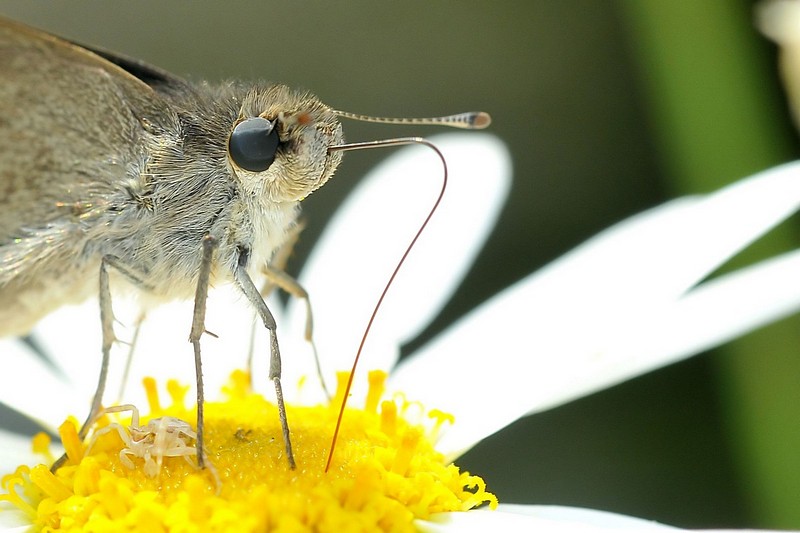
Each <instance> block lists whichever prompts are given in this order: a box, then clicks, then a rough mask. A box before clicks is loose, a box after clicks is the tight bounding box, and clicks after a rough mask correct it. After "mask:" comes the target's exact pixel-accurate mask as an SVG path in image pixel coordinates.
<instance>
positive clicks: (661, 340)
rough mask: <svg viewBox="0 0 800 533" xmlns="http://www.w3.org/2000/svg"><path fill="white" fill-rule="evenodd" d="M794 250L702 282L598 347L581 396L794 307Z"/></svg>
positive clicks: (798, 294) (798, 254)
mask: <svg viewBox="0 0 800 533" xmlns="http://www.w3.org/2000/svg"><path fill="white" fill-rule="evenodd" d="M798 272H800V251H795V252H791V253H787V254H784V255H781V256H778V257H775V258H772V259H770V260H767V261H762V262H760V263H758V264H756V265H753V266H751V267H749V268H744V269H740V270H738V271H736V272H734V273H732V274H728V275H726V276H722V277H720V278H717V279H714V280H712V281H710V282H707V283H704V284H702V285H700V286H699V287H697V288H696V289H694V290H692V291H691V292H690V293H689V294H687V295H686V296H685V297H683V298H681V299H680V300H678V301H677V302H674V303H673V304H671V305H668V306H665V308H664V309H662V310H661V311H660V312H656V313H654V314H649V315H647V316H641V317H639V320H636V321H632V322H631V323H630V325H629V327H628V328H625V330H624V331H619V332H617V334H616V335H614V336H613V339H612V338H611V335H609V338H608V344H606V345H605V346H604V345H603V344H602V343H601V344H600V346H599V351H598V354H599V355H598V358H597V362H598V363H599V365H597V366H595V368H594V372H595V375H594V378H596V379H592V381H594V383H593V384H591V383H586V393H587V394H588V393H589V392H591V391H592V390H593V389H594V390H597V389H601V388H605V387H607V386H608V385H609V383H614V382H616V381H623V380H625V379H628V378H630V377H633V376H636V375H639V374H642V373H644V372H647V371H649V370H652V369H654V368H658V367H661V366H664V365H666V364H669V363H672V362H675V361H678V360H680V359H683V358H686V357H688V356H690V355H692V354H695V353H699V352H702V351H704V350H707V349H709V348H712V347H714V346H717V345H719V344H722V343H723V342H726V341H729V340H731V339H734V338H736V337H738V336H741V335H743V334H745V333H747V332H748V331H751V330H754V329H756V328H758V327H761V326H763V325H766V324H769V323H771V322H774V321H776V320H779V319H781V318H783V317H785V316H788V315H789V314H792V313H794V312H796V311H797V310H798V308H800V284H798V283H797V273H798Z"/></svg>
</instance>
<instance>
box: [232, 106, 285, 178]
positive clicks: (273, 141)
mask: <svg viewBox="0 0 800 533" xmlns="http://www.w3.org/2000/svg"><path fill="white" fill-rule="evenodd" d="M280 142H281V141H280V139H279V138H278V131H277V130H276V129H275V124H274V123H273V122H270V121H269V120H267V119H265V118H261V117H252V118H248V119H246V120H243V121H242V122H240V123H238V124H237V125H236V127H235V128H233V132H232V133H231V138H230V139H228V151H229V152H230V154H231V159H233V162H234V163H236V164H237V165H238V166H239V167H241V168H243V169H245V170H249V171H251V172H261V171H263V170H267V169H268V168H269V166H270V165H271V164H272V162H273V161H275V152H277V150H278V145H279V144H280Z"/></svg>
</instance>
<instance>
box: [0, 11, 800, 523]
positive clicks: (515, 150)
mask: <svg viewBox="0 0 800 533" xmlns="http://www.w3.org/2000/svg"><path fill="white" fill-rule="evenodd" d="M752 6H753V4H752V2H749V1H745V0H727V1H726V0H703V1H700V2H698V1H697V0H671V1H664V0H661V1H659V0H620V1H606V2H602V1H591V0H573V1H563V0H529V1H527V2H425V1H419V0H413V1H405V2H393V3H388V2H387V3H373V2H366V1H351V2H347V3H331V2H323V1H310V2H291V3H290V2H286V3H273V2H237V1H231V2H218V1H214V0H206V1H193V2H161V1H153V0H150V1H139V2H116V1H115V2H102V3H100V2H75V1H62V2H57V3H55V2H54V3H50V2H32V1H29V0H19V1H3V2H2V3H0V12H2V13H3V14H5V15H7V16H10V17H13V18H17V19H19V20H22V21H25V22H28V23H30V24H33V25H36V26H39V27H42V28H45V29H47V30H50V31H52V32H54V33H57V34H61V35H64V36H67V37H70V38H72V39H75V40H77V41H80V42H85V43H89V44H94V45H97V46H102V47H105V48H108V49H111V50H115V51H119V52H122V53H124V54H127V55H130V56H135V57H138V58H141V59H142V60H145V61H148V62H150V63H153V64H156V65H159V66H161V67H163V68H166V69H168V70H170V71H172V72H174V73H176V74H179V75H183V76H186V77H189V78H192V79H202V78H205V79H210V80H219V79H226V78H244V79H259V78H260V79H267V80H273V81H281V82H284V83H287V84H289V85H293V86H299V87H304V88H307V89H310V90H312V91H313V92H315V93H316V94H318V95H319V96H320V97H321V98H322V100H323V101H325V102H327V103H329V104H331V105H333V106H335V107H337V108H340V109H345V110H350V111H355V112H360V113H369V114H375V115H388V116H425V115H440V114H445V113H452V112H457V111H464V110H469V109H484V110H487V111H490V112H491V113H492V115H493V118H494V124H493V126H492V131H493V132H494V133H496V134H497V135H499V136H500V137H502V138H503V139H504V140H505V141H506V142H507V143H508V145H509V147H510V149H511V152H512V154H513V158H514V179H515V181H514V188H513V192H512V196H511V199H510V201H509V204H508V208H507V210H506V211H505V212H504V214H503V216H502V218H501V220H500V223H499V224H498V226H497V229H496V231H495V233H494V235H493V237H492V239H491V242H489V244H488V245H487V247H486V249H485V251H484V252H483V254H482V255H481V257H480V259H479V260H478V262H477V263H476V264H475V266H474V268H473V269H472V271H471V272H470V274H469V276H468V277H467V279H466V280H465V282H464V284H463V286H462V288H461V289H460V291H459V292H458V293H457V294H456V295H455V297H454V299H453V301H452V302H451V304H450V305H449V306H448V307H447V308H446V310H445V313H444V314H443V315H442V317H440V319H438V320H437V321H436V322H435V323H434V324H432V326H431V327H430V328H429V329H428V331H426V332H425V334H424V335H423V336H422V337H421V338H420V339H418V340H417V341H415V342H414V343H413V344H412V345H411V346H409V347H408V350H407V351H411V350H413V348H414V346H418V345H419V344H420V343H423V342H425V340H426V339H429V338H430V337H431V336H433V335H435V334H436V332H438V331H441V330H442V329H443V328H445V327H446V326H447V325H448V324H449V323H450V322H452V321H453V320H454V319H455V318H456V317H458V316H459V315H461V314H463V313H465V312H467V311H468V310H469V309H470V308H472V307H474V306H475V305H477V304H479V303H480V302H482V301H483V300H485V299H487V298H488V297H490V296H491V295H492V294H494V293H495V292H497V291H498V290H500V289H502V288H504V287H506V286H508V285H509V284H511V283H512V282H514V281H516V280H518V279H520V278H522V277H524V276H525V275H527V274H529V273H530V272H532V271H534V270H535V269H537V268H539V267H540V266H542V265H544V264H546V263H547V262H548V261H550V260H552V259H554V258H555V257H557V256H559V255H560V254H562V253H563V252H566V251H567V250H569V249H570V248H572V247H573V246H575V245H576V244H578V243H580V242H581V241H582V240H584V239H586V238H588V237H590V236H591V235H593V234H594V233H596V232H597V231H599V230H600V229H602V228H604V227H607V226H608V225H610V224H612V223H614V222H616V221H619V220H621V219H622V218H624V217H626V216H628V215H631V214H633V213H635V212H637V211H640V210H642V209H645V208H647V207H650V206H653V205H656V204H658V203H660V202H661V201H663V200H665V199H667V198H670V197H674V196H676V195H680V194H685V193H689V192H707V191H711V190H714V189H716V188H718V187H719V186H721V185H724V184H726V183H730V182H732V181H734V180H736V179H738V178H741V177H743V176H746V175H748V174H750V173H753V172H755V171H757V170H760V169H763V168H766V167H768V166H771V165H773V164H776V163H779V162H782V161H786V160H790V159H792V158H794V157H796V155H797V146H798V144H797V136H796V133H795V131H794V129H793V128H792V126H791V123H790V121H789V118H788V111H787V109H786V105H785V104H784V101H783V94H782V90H781V88H780V84H779V81H778V77H777V75H776V69H775V66H774V65H775V49H774V47H773V46H772V45H771V44H770V43H768V42H767V41H766V40H765V39H764V38H762V37H761V36H760V35H759V34H758V33H757V32H756V31H755V30H754V29H753V24H752ZM346 131H347V135H348V138H349V139H350V140H357V139H373V138H384V137H388V136H391V135H401V134H408V133H410V130H409V129H403V128H394V127H386V126H375V125H365V124H358V123H348V124H347V125H346ZM413 133H415V134H416V133H426V132H424V131H423V132H420V131H414V132H413ZM384 156H385V154H381V153H377V152H376V151H372V152H369V153H359V154H351V155H349V156H348V157H347V158H346V161H345V163H344V164H343V166H342V168H341V169H340V171H339V173H338V174H337V176H338V177H337V179H336V181H335V185H330V186H328V187H326V188H325V189H324V191H321V192H320V193H318V194H315V195H312V196H311V197H310V198H309V199H308V200H307V202H306V203H305V208H306V214H307V215H308V217H309V220H310V226H311V227H310V228H309V229H308V230H307V231H306V233H305V234H304V240H303V242H302V244H301V246H300V248H299V250H298V254H297V258H296V259H295V261H294V264H293V265H292V269H295V270H296V269H297V268H299V266H300V265H301V263H302V258H303V256H304V255H305V254H306V253H307V251H308V249H309V248H310V246H311V245H312V244H313V242H314V239H315V238H316V237H317V235H318V234H319V232H320V229H321V228H322V227H323V226H324V223H325V220H326V218H327V217H328V216H329V215H330V213H331V212H332V210H333V209H335V207H336V205H337V204H338V203H339V202H340V201H341V200H342V199H343V197H344V196H345V195H346V194H347V193H348V191H349V190H350V188H351V187H352V186H353V185H354V184H355V183H356V181H357V179H358V177H359V176H361V175H363V174H364V173H365V172H366V171H367V170H368V169H369V168H370V167H371V166H372V165H374V164H375V163H376V162H377V161H379V160H380V159H381V158H382V157H384ZM379 222H386V223H388V221H379ZM794 237H795V231H794V228H793V227H783V228H780V229H779V231H777V232H776V233H775V235H773V236H772V238H771V239H769V241H768V242H765V243H762V244H760V245H758V247H757V249H756V250H753V251H751V252H749V253H748V257H747V258H745V259H743V260H753V259H754V258H757V257H759V256H763V255H766V254H772V253H775V251H776V250H787V249H789V248H790V247H791V246H792V244H791V243H792V242H794V241H795V238H794ZM365 253H368V250H365ZM620 260H621V261H624V258H620ZM798 332H800V324H798V322H797V320H790V321H785V322H783V323H781V324H778V325H776V326H773V327H770V328H767V329H765V330H762V331H760V332H758V333H756V334H753V335H749V336H748V337H746V338H745V339H743V340H741V341H738V342H736V343H734V344H732V345H729V346H726V347H724V348H723V349H720V350H718V351H716V352H715V353H713V354H708V355H703V356H700V357H696V358H694V359H692V360H689V361H687V362H684V363H680V364H677V365H673V366H671V367H669V368H666V369H663V370H660V371H658V372H654V373H652V374H650V375H647V376H644V377H642V378H639V379H636V380H634V381H631V382H628V383H626V384H623V385H621V386H618V387H615V388H613V389H611V390H608V391H604V392H602V393H599V394H595V395H593V396H591V397H588V398H585V399H582V400H580V401H577V402H574V403H572V404H570V405H567V406H564V407H561V408H558V409H555V410H552V411H549V412H547V413H544V414H541V415H537V416H535V417H532V418H530V419H527V420H523V421H520V422H518V423H517V424H515V425H513V426H512V427H511V428H508V429H507V430H505V431H503V432H501V433H499V434H497V435H495V436H493V437H491V438H489V439H488V440H486V441H485V442H484V443H482V444H480V445H479V446H478V447H477V448H475V449H474V450H473V451H471V452H470V453H469V454H468V455H466V456H465V457H463V458H462V459H461V461H460V464H461V465H462V466H463V467H465V468H467V469H469V470H471V471H474V472H475V473H478V474H480V475H482V476H483V477H484V478H485V479H486V480H487V482H488V483H489V487H490V489H492V490H494V491H495V492H496V493H497V495H498V496H499V497H500V499H501V501H505V502H519V503H540V504H551V503H552V504H564V505H579V506H585V507H593V508H600V509H606V510H609V511H615V512H620V513H627V514H632V515H636V516H641V517H645V518H649V519H654V520H659V521H663V522H667V523H670V524H674V525H679V526H687V527H743V526H751V527H794V528H800V503H799V502H798V497H800V458H798V455H799V452H800V412H798V408H797V406H798V405H800V335H798ZM576 334H579V333H576ZM432 379H433V378H432Z"/></svg>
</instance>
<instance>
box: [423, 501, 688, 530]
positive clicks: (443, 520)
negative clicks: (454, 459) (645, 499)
mask: <svg viewBox="0 0 800 533" xmlns="http://www.w3.org/2000/svg"><path fill="white" fill-rule="evenodd" d="M417 526H418V527H419V529H420V531H425V532H447V531H459V532H462V531H476V532H479V531H480V532H485V531H492V530H494V531H548V532H550V531H565V532H573V531H617V530H618V531H631V530H636V531H654V530H657V531H670V530H676V528H673V527H670V526H665V525H662V524H658V523H656V522H651V521H649V520H643V519H640V518H633V517H630V516H625V515H618V514H615V513H610V512H607V511H595V510H592V509H580V508H574V507H558V506H548V505H500V506H499V507H498V509H497V510H496V511H489V510H483V509H482V510H477V511H468V512H465V513H441V514H439V515H434V516H433V517H431V520H430V521H421V520H420V521H417Z"/></svg>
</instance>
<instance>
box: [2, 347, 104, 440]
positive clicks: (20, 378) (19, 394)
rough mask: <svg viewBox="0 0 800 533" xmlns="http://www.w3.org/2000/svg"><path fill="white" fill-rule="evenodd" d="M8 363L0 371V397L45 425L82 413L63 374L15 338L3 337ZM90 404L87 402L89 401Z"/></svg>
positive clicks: (5, 356)
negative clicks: (54, 370) (55, 371)
mask: <svg viewBox="0 0 800 533" xmlns="http://www.w3.org/2000/svg"><path fill="white" fill-rule="evenodd" d="M0 353H2V354H3V358H4V360H5V361H7V367H6V368H5V369H4V371H3V372H0V391H2V392H0V401H2V402H3V403H4V404H6V405H8V406H9V407H11V408H13V409H15V410H17V411H19V412H20V413H21V414H23V415H25V416H27V417H29V418H31V419H32V420H34V421H36V422H37V423H39V424H41V425H42V427H47V428H54V427H57V426H58V425H59V424H61V422H63V421H64V420H65V419H66V417H67V416H68V415H71V414H75V413H78V414H80V413H81V408H82V404H81V402H80V400H79V399H78V398H76V397H75V395H74V394H72V392H73V389H72V387H71V386H70V384H69V383H67V382H66V381H65V379H64V377H63V376H62V377H59V376H57V375H56V374H55V373H54V372H53V371H52V369H51V368H50V367H49V366H48V365H47V364H45V363H44V362H43V361H42V360H41V359H39V358H38V357H35V356H32V355H31V354H30V352H29V349H28V348H27V347H26V346H24V345H22V344H21V343H20V342H19V341H17V340H15V339H4V340H2V341H0ZM86 405H87V407H88V403H87V404H86Z"/></svg>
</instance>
